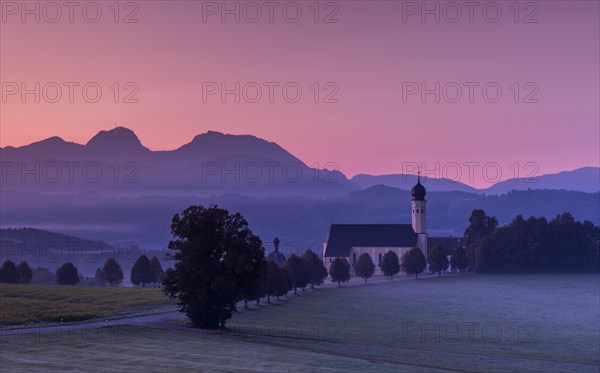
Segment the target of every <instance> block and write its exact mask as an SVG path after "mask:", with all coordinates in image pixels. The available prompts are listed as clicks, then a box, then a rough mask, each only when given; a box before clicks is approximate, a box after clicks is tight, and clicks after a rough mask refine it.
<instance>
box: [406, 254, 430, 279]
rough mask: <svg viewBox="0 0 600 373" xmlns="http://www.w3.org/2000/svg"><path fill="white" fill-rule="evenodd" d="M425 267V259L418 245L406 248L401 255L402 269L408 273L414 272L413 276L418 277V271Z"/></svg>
mask: <svg viewBox="0 0 600 373" xmlns="http://www.w3.org/2000/svg"><path fill="white" fill-rule="evenodd" d="M425 267H427V259H426V258H425V255H423V252H422V251H421V249H419V248H418V247H414V248H412V249H410V250H408V251H407V252H406V253H405V254H404V255H403V256H402V270H403V271H404V272H406V274H408V275H413V274H414V275H415V278H418V277H419V273H421V272H423V271H424V270H425Z"/></svg>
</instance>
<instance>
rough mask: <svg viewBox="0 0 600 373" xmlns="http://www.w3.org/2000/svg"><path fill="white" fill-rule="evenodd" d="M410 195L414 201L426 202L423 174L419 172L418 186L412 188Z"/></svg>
mask: <svg viewBox="0 0 600 373" xmlns="http://www.w3.org/2000/svg"><path fill="white" fill-rule="evenodd" d="M410 194H411V195H412V199H413V201H425V194H427V191H426V190H425V187H424V186H423V184H421V173H420V172H419V176H418V178H417V184H416V185H415V186H414V187H412V189H411V190H410Z"/></svg>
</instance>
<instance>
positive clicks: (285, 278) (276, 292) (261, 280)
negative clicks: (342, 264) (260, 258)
mask: <svg viewBox="0 0 600 373" xmlns="http://www.w3.org/2000/svg"><path fill="white" fill-rule="evenodd" d="M261 267H262V268H261V273H260V276H259V277H258V278H257V279H256V280H255V281H248V282H247V283H246V284H245V286H244V287H243V288H242V291H241V293H240V299H239V300H243V301H244V305H245V307H248V301H256V304H260V299H261V298H264V297H266V298H267V303H270V302H271V297H273V296H275V297H277V298H278V299H279V297H281V296H283V295H286V294H287V293H288V292H290V291H293V292H294V294H296V293H297V291H298V289H302V291H304V290H305V289H306V287H307V286H309V285H310V287H311V288H314V287H315V286H317V285H321V284H322V283H323V281H324V280H325V278H326V277H327V269H326V268H325V266H324V265H323V261H322V260H321V259H320V258H319V256H318V255H317V254H316V253H315V252H314V251H312V250H310V249H309V250H306V251H305V252H304V253H303V254H302V255H300V256H298V255H295V254H292V255H290V257H289V258H288V259H287V260H286V261H285V262H284V263H283V265H281V266H279V265H278V264H277V263H276V262H275V261H273V260H266V261H265V262H264V266H261Z"/></svg>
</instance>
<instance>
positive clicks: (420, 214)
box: [410, 172, 427, 256]
mask: <svg viewBox="0 0 600 373" xmlns="http://www.w3.org/2000/svg"><path fill="white" fill-rule="evenodd" d="M410 194H411V195H412V201H411V205H412V227H413V229H414V231H415V233H416V234H417V235H418V238H417V246H418V247H419V248H420V249H421V251H422V252H423V254H425V256H427V219H426V217H427V206H426V205H427V201H426V200H425V194H427V191H426V190H425V187H424V186H423V185H422V184H421V173H420V172H419V175H418V176H417V184H416V185H415V186H414V187H413V188H412V189H411V191H410Z"/></svg>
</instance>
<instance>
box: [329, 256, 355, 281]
mask: <svg viewBox="0 0 600 373" xmlns="http://www.w3.org/2000/svg"><path fill="white" fill-rule="evenodd" d="M329 276H331V281H332V282H337V283H338V286H339V287H341V286H342V282H348V281H349V280H350V263H348V261H347V260H346V258H335V259H333V262H331V266H330V267H329Z"/></svg>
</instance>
